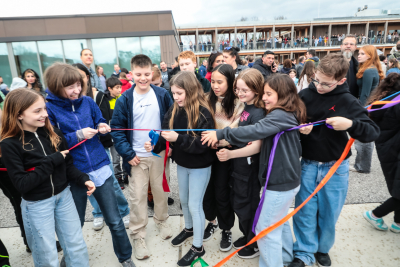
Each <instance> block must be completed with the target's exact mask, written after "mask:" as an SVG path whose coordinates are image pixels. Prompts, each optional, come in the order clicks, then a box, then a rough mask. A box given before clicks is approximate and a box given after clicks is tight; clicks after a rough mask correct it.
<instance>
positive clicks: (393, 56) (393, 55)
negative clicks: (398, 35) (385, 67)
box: [389, 42, 400, 60]
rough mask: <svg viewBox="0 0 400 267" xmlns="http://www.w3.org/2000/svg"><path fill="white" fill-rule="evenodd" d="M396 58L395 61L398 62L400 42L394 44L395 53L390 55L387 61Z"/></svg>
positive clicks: (399, 58)
mask: <svg viewBox="0 0 400 267" xmlns="http://www.w3.org/2000/svg"><path fill="white" fill-rule="evenodd" d="M392 58H396V59H397V60H400V42H397V44H396V51H394V52H393V53H391V55H390V56H389V59H392Z"/></svg>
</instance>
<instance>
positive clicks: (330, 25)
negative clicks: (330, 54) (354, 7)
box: [328, 23, 332, 46]
mask: <svg viewBox="0 0 400 267" xmlns="http://www.w3.org/2000/svg"><path fill="white" fill-rule="evenodd" d="M331 35H332V23H331V24H329V28H328V46H331Z"/></svg>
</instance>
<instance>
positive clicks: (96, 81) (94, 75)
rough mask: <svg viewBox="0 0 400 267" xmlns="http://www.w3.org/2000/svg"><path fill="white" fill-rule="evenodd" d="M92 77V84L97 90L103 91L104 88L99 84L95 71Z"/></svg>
mask: <svg viewBox="0 0 400 267" xmlns="http://www.w3.org/2000/svg"><path fill="white" fill-rule="evenodd" d="M93 78H94V85H95V87H96V88H97V90H99V91H102V92H103V93H104V89H105V88H103V86H102V85H101V82H100V79H99V76H97V74H96V73H94V74H93Z"/></svg>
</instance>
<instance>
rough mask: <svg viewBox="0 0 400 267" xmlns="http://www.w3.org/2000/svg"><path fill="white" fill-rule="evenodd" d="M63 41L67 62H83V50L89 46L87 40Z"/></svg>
mask: <svg viewBox="0 0 400 267" xmlns="http://www.w3.org/2000/svg"><path fill="white" fill-rule="evenodd" d="M62 43H63V46H64V55H65V62H66V63H67V64H74V63H82V61H81V51H82V50H83V49H84V48H87V43H86V40H85V39H80V40H64V41H62Z"/></svg>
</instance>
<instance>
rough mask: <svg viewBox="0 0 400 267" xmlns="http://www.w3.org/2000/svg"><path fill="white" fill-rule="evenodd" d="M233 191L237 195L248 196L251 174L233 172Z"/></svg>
mask: <svg viewBox="0 0 400 267" xmlns="http://www.w3.org/2000/svg"><path fill="white" fill-rule="evenodd" d="M232 178H233V191H234V192H235V195H237V196H239V197H242V198H246V197H247V195H248V191H249V190H248V188H249V179H250V175H242V174H239V173H237V172H233V173H232Z"/></svg>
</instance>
